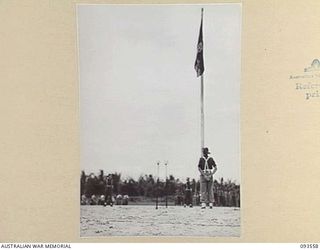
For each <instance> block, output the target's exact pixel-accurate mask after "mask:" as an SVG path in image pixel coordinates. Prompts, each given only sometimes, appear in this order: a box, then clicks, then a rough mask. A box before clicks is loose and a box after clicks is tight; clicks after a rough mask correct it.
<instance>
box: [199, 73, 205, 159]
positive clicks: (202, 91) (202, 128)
mask: <svg viewBox="0 0 320 250" xmlns="http://www.w3.org/2000/svg"><path fill="white" fill-rule="evenodd" d="M203 96H204V85H203V74H202V75H201V96H200V100H201V104H200V105H201V149H200V150H201V155H203V152H202V149H203V148H204V104H203V103H204V101H203Z"/></svg>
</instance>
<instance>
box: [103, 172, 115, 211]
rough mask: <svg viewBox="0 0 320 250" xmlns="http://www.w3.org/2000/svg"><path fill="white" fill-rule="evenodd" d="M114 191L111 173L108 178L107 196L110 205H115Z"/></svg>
mask: <svg viewBox="0 0 320 250" xmlns="http://www.w3.org/2000/svg"><path fill="white" fill-rule="evenodd" d="M112 191H113V183H112V175H111V174H109V175H108V176H107V179H106V192H105V198H106V203H107V205H110V206H111V207H112V206H113V201H112Z"/></svg>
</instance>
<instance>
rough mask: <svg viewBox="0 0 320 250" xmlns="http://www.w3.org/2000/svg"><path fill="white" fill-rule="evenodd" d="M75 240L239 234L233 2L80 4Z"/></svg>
mask: <svg viewBox="0 0 320 250" xmlns="http://www.w3.org/2000/svg"><path fill="white" fill-rule="evenodd" d="M77 37H78V43H77V44H78V71H79V82H80V86H79V107H80V108H79V112H80V169H79V173H80V176H79V181H80V184H79V186H80V194H79V203H80V218H79V219H80V236H81V237H110V236H182V237H188V236H189V237H240V235H241V216H240V214H241V202H240V201H241V197H240V193H241V194H242V192H240V190H241V154H240V86H241V82H240V81H241V4H236V3H233V4H231V3H230V4H189V5H182V4H163V5H162V4H141V5H140V4H132V5H129V4H123V5H121V4H78V5H77Z"/></svg>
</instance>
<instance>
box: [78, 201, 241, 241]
mask: <svg viewBox="0 0 320 250" xmlns="http://www.w3.org/2000/svg"><path fill="white" fill-rule="evenodd" d="M80 222H81V223H80V224H81V229H80V235H81V237H90V236H94V237H99V236H205V237H212V236H217V237H228V236H231V237H239V236H240V209H239V208H233V207H213V209H209V208H206V209H200V207H193V208H189V207H187V208H184V207H181V206H170V207H168V208H165V207H160V208H159V209H158V210H156V209H155V207H154V206H130V205H129V206H113V207H109V206H108V207H103V206H81V219H80Z"/></svg>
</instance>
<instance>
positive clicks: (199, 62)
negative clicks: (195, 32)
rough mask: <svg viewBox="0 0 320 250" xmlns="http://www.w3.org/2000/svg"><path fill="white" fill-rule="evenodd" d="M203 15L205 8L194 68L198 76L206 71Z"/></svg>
mask: <svg viewBox="0 0 320 250" xmlns="http://www.w3.org/2000/svg"><path fill="white" fill-rule="evenodd" d="M202 17H203V9H201V24H200V31H199V38H198V44H197V57H196V61H195V63H194V69H195V70H196V72H197V77H199V76H201V75H202V74H203V72H204V61H203V39H202V19H203V18H202Z"/></svg>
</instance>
